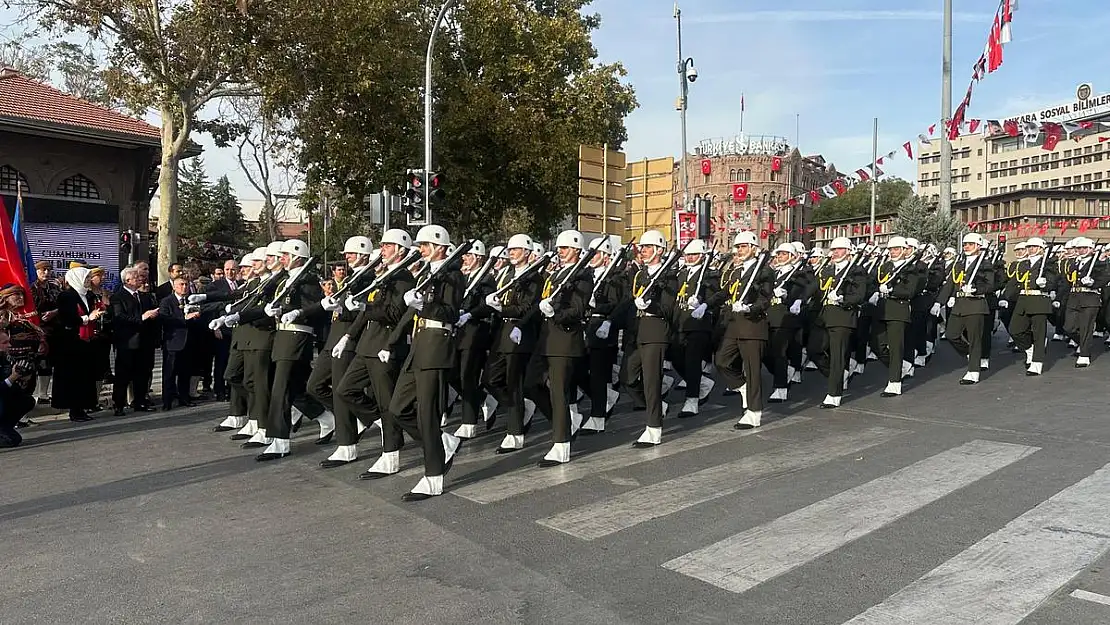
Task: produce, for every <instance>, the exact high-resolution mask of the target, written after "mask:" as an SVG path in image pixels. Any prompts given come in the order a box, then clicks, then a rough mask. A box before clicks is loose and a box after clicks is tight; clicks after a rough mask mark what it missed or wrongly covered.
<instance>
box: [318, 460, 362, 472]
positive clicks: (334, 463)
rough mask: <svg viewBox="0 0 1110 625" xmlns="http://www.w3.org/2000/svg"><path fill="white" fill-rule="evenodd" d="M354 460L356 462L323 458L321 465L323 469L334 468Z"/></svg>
mask: <svg viewBox="0 0 1110 625" xmlns="http://www.w3.org/2000/svg"><path fill="white" fill-rule="evenodd" d="M356 460H357V458H356ZM352 462H354V460H321V461H320V467H321V468H323V469H334V468H335V467H342V466H345V465H348V464H351V463H352Z"/></svg>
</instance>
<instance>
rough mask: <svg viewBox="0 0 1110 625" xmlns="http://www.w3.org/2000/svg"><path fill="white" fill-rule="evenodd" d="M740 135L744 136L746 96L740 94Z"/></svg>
mask: <svg viewBox="0 0 1110 625" xmlns="http://www.w3.org/2000/svg"><path fill="white" fill-rule="evenodd" d="M740 134H744V94H743V93H741V94H740Z"/></svg>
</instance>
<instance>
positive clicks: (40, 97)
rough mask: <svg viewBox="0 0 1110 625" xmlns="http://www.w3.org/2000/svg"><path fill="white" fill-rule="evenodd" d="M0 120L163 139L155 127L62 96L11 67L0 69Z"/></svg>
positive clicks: (96, 105)
mask: <svg viewBox="0 0 1110 625" xmlns="http://www.w3.org/2000/svg"><path fill="white" fill-rule="evenodd" d="M0 118H17V119H27V120H34V121H41V122H49V123H53V124H62V125H65V126H73V127H75V128H83V129H86V130H97V131H105V132H109V133H113V134H123V135H132V136H137V137H144V138H147V139H160V138H161V136H162V133H161V130H160V129H159V128H158V127H156V126H152V125H150V124H148V123H146V122H144V121H142V120H139V119H135V118H133V117H128V116H127V115H124V114H122V113H117V112H115V111H113V110H111V109H109V108H106V107H103V106H100V105H99V104H93V103H92V102H88V101H85V100H82V99H80V98H76V97H74V96H71V95H69V94H67V93H63V92H61V91H59V90H57V89H55V88H54V87H51V86H49V85H45V84H43V83H41V82H38V81H36V80H31V79H30V78H27V77H26V76H24V75H23V74H20V73H19V72H18V71H16V70H14V69H11V68H8V67H5V68H3V69H0Z"/></svg>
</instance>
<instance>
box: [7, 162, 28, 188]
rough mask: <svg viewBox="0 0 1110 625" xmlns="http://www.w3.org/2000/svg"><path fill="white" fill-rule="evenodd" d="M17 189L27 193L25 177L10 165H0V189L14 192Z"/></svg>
mask: <svg viewBox="0 0 1110 625" xmlns="http://www.w3.org/2000/svg"><path fill="white" fill-rule="evenodd" d="M17 190H18V191H22V192H24V193H27V178H25V177H24V176H23V174H21V173H19V170H18V169H16V168H15V167H12V166H11V165H4V166H2V167H0V191H6V192H9V193H15V192H16V191H17Z"/></svg>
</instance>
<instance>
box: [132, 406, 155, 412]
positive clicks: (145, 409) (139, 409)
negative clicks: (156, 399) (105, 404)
mask: <svg viewBox="0 0 1110 625" xmlns="http://www.w3.org/2000/svg"><path fill="white" fill-rule="evenodd" d="M131 410H133V411H135V412H154V408H152V407H150V406H131Z"/></svg>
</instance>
